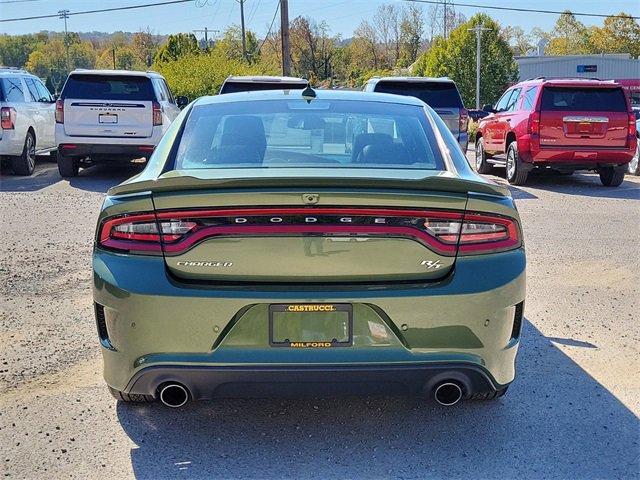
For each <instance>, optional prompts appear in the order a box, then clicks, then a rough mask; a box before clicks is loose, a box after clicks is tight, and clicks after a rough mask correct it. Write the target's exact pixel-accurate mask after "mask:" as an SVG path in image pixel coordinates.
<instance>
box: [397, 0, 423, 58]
mask: <svg viewBox="0 0 640 480" xmlns="http://www.w3.org/2000/svg"><path fill="white" fill-rule="evenodd" d="M424 24H425V21H424V13H423V10H422V8H421V7H420V6H418V5H414V4H409V5H406V6H405V8H404V9H403V11H402V21H401V23H400V54H399V59H398V66H399V67H408V66H409V65H411V64H412V63H413V62H415V61H416V59H417V58H418V52H419V51H420V46H421V45H422V37H423V36H424Z"/></svg>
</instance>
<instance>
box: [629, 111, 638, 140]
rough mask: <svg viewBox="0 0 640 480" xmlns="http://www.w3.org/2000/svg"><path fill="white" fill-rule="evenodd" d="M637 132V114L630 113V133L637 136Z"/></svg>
mask: <svg viewBox="0 0 640 480" xmlns="http://www.w3.org/2000/svg"><path fill="white" fill-rule="evenodd" d="M636 132H637V128H636V116H635V114H633V113H630V114H629V135H631V136H635V134H636Z"/></svg>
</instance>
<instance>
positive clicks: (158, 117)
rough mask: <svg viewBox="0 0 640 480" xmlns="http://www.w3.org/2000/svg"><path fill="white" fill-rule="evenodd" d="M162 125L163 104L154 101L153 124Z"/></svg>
mask: <svg viewBox="0 0 640 480" xmlns="http://www.w3.org/2000/svg"><path fill="white" fill-rule="evenodd" d="M157 125H162V105H160V104H159V103H158V102H153V126H154V127H155V126H157Z"/></svg>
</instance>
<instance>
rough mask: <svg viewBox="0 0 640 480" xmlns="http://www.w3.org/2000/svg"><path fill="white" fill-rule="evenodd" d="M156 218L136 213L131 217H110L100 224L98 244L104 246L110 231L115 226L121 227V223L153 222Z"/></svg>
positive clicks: (153, 215) (151, 215) (150, 214)
mask: <svg viewBox="0 0 640 480" xmlns="http://www.w3.org/2000/svg"><path fill="white" fill-rule="evenodd" d="M155 221H156V216H155V214H154V213H138V214H132V215H123V216H121V217H112V218H110V219H108V220H105V221H104V222H103V223H102V227H101V228H100V243H101V244H105V242H106V241H107V240H109V238H110V234H111V229H112V228H113V227H115V226H116V225H121V224H123V223H130V222H136V223H140V222H155Z"/></svg>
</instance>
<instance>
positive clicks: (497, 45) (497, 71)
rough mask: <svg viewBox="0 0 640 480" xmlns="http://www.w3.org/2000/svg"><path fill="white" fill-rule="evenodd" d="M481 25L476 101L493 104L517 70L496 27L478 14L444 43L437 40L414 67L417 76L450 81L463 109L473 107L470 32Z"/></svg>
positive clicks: (473, 45) (473, 47)
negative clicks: (479, 79) (445, 77)
mask: <svg viewBox="0 0 640 480" xmlns="http://www.w3.org/2000/svg"><path fill="white" fill-rule="evenodd" d="M478 24H481V25H482V26H483V27H485V28H488V30H487V31H484V32H483V34H482V48H481V51H480V65H481V68H480V75H481V83H480V101H481V103H490V102H493V101H495V100H496V99H497V98H498V97H499V96H500V94H501V93H502V92H503V91H504V89H505V88H506V87H508V86H509V85H510V84H511V83H513V82H515V81H516V80H517V78H518V66H517V64H516V62H515V61H514V59H513V52H512V51H511V48H510V47H509V44H508V43H507V42H506V41H505V40H504V38H502V37H501V36H500V26H499V25H498V23H497V22H496V21H495V20H493V19H492V18H491V17H489V16H488V15H486V14H484V13H478V14H476V15H474V16H473V17H471V18H470V19H469V21H467V22H466V23H463V24H462V25H460V26H459V27H458V28H456V29H455V30H453V31H452V32H451V35H450V36H449V38H448V39H447V40H445V39H443V38H442V37H437V38H436V39H435V41H434V43H433V45H432V47H431V49H430V50H428V51H427V52H425V53H424V54H423V55H422V56H421V57H420V58H419V59H418V61H417V62H416V64H415V65H414V69H413V72H414V74H416V75H421V76H433V77H442V76H447V77H450V78H452V79H453V80H454V81H455V82H456V84H457V85H458V89H459V90H460V94H461V95H462V99H463V101H464V103H465V105H473V104H474V102H475V90H476V36H475V33H474V32H471V31H469V29H470V28H473V27H475V26H476V25H478Z"/></svg>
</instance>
